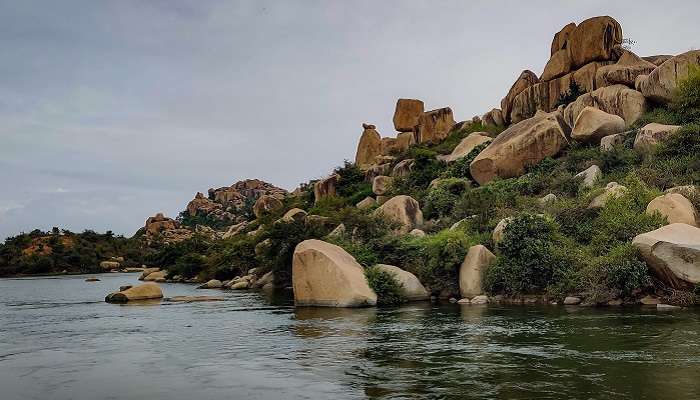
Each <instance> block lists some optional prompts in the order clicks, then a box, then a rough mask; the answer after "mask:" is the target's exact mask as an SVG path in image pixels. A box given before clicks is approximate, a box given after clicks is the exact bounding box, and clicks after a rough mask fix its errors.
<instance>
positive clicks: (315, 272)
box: [292, 239, 377, 307]
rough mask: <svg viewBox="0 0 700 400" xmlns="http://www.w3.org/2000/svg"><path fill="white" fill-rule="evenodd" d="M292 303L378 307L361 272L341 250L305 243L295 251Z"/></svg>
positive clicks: (350, 257) (353, 259) (314, 240)
mask: <svg viewBox="0 0 700 400" xmlns="http://www.w3.org/2000/svg"><path fill="white" fill-rule="evenodd" d="M292 286H293V288H294V302H295V304H296V305H298V306H322V307H362V306H373V305H375V304H377V295H376V293H374V291H373V290H372V289H371V288H370V287H369V285H368V284H367V280H366V279H365V274H364V269H363V268H362V266H361V265H360V264H358V263H357V261H356V260H355V258H354V257H353V256H351V255H350V254H348V252H346V251H345V250H343V249H342V248H340V247H338V246H336V245H334V244H330V243H326V242H323V241H321V240H316V239H310V240H305V241H303V242H301V243H299V244H298V245H297V247H296V248H295V249H294V256H293V261H292Z"/></svg>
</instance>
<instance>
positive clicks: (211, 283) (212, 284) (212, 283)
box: [197, 279, 223, 289]
mask: <svg viewBox="0 0 700 400" xmlns="http://www.w3.org/2000/svg"><path fill="white" fill-rule="evenodd" d="M222 286H223V283H221V281H220V280H218V279H211V280H208V281H207V282H206V283H204V284H203V285H200V286H198V287H197V289H221V287H222Z"/></svg>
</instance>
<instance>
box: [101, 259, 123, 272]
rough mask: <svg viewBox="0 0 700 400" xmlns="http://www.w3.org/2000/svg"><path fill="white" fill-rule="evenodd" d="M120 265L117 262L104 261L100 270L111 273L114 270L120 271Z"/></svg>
mask: <svg viewBox="0 0 700 400" xmlns="http://www.w3.org/2000/svg"><path fill="white" fill-rule="evenodd" d="M119 267H120V264H119V263H118V262H116V261H102V262H100V268H102V270H104V271H109V270H112V269H119Z"/></svg>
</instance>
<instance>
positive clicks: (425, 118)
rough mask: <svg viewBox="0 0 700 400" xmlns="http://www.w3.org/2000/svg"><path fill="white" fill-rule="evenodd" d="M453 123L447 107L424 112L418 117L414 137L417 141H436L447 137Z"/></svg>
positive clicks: (450, 110)
mask: <svg viewBox="0 0 700 400" xmlns="http://www.w3.org/2000/svg"><path fill="white" fill-rule="evenodd" d="M454 125H455V119H454V117H453V116H452V109H451V108H449V107H445V108H438V109H437V110H432V111H428V112H424V113H423V114H421V115H420V117H419V118H418V125H417V127H416V137H417V138H418V142H419V143H426V142H431V143H437V142H440V141H442V140H443V139H445V138H446V137H447V134H448V133H449V132H450V129H452V127H453V126H454Z"/></svg>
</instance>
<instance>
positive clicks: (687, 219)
mask: <svg viewBox="0 0 700 400" xmlns="http://www.w3.org/2000/svg"><path fill="white" fill-rule="evenodd" d="M657 212H658V213H659V214H661V215H662V216H664V217H666V219H667V220H668V223H669V224H675V223H683V224H687V225H691V226H695V227H697V226H698V222H697V219H698V213H697V210H696V209H695V207H694V206H693V203H691V202H690V200H688V199H687V198H685V196H683V195H682V194H679V193H667V194H664V195H661V196H658V197H656V198H654V199H653V200H652V201H650V202H649V205H647V209H646V213H647V214H654V213H657Z"/></svg>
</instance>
